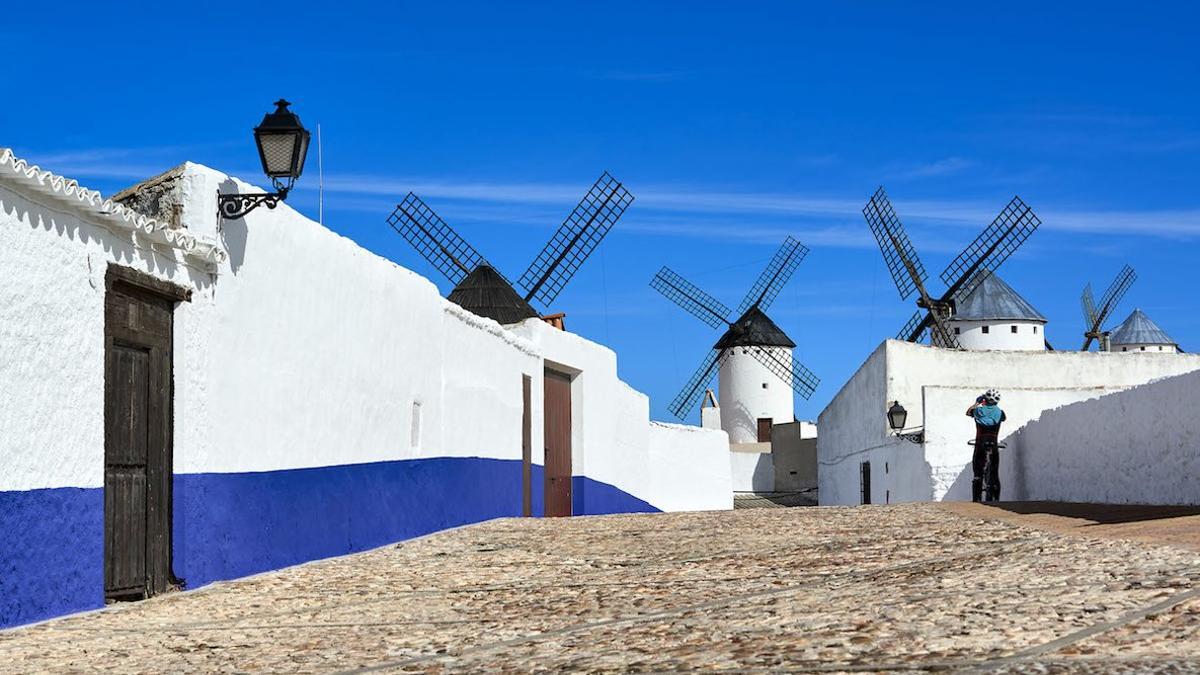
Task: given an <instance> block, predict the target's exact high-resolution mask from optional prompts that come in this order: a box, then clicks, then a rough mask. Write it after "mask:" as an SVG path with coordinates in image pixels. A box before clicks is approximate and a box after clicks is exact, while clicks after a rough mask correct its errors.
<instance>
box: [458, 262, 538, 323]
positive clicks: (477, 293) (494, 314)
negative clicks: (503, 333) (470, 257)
mask: <svg viewBox="0 0 1200 675" xmlns="http://www.w3.org/2000/svg"><path fill="white" fill-rule="evenodd" d="M447 299H448V300H450V302H453V303H454V304H456V305H458V306H459V307H462V308H463V309H465V310H467V311H468V312H471V313H472V314H478V315H479V316H484V317H487V318H489V319H492V320H494V321H496V322H497V323H502V324H509V323H519V322H521V321H524V320H525V319H532V318H533V317H535V316H537V315H538V313H537V312H536V311H534V309H533V307H530V306H529V303H528V302H525V299H524V298H522V297H521V296H520V295H518V294H517V292H516V291H515V290H513V287H512V285H511V284H509V283H508V281H506V280H505V279H504V277H502V276H500V273H499V272H497V271H496V269H495V268H493V267H491V266H490V265H480V266H478V267H476V268H475V269H473V270H471V273H470V274H468V275H467V276H466V277H464V278H463V280H462V281H460V282H458V285H457V286H455V287H454V290H452V291H450V295H449V297H448V298H447Z"/></svg>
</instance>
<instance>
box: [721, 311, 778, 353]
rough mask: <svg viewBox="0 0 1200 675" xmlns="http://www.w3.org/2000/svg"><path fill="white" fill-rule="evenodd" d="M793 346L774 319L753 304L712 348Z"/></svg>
mask: <svg viewBox="0 0 1200 675" xmlns="http://www.w3.org/2000/svg"><path fill="white" fill-rule="evenodd" d="M795 346H796V343H795V342H792V339H791V338H789V337H788V336H787V334H786V333H784V332H783V330H782V329H781V328H780V327H779V326H776V325H775V322H774V321H772V320H771V319H770V318H768V317H767V315H766V314H763V311H762V310H761V309H759V308H758V305H754V306H753V307H751V308H750V309H748V310H746V313H745V314H743V315H742V316H741V318H739V319H738V320H737V321H734V322H733V324H732V325H731V326H729V330H727V331H725V334H724V335H722V336H721V339H720V340H717V344H715V345H713V349H729V348H730V347H787V348H789V349H791V348H793V347H795Z"/></svg>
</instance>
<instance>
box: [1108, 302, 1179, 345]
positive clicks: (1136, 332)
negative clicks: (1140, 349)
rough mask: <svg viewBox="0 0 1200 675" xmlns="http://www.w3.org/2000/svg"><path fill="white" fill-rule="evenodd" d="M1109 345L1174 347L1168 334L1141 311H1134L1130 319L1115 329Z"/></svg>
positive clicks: (1173, 342)
mask: <svg viewBox="0 0 1200 675" xmlns="http://www.w3.org/2000/svg"><path fill="white" fill-rule="evenodd" d="M1109 343H1110V344H1114V345H1139V344H1140V345H1174V344H1175V341H1174V340H1172V339H1171V336H1170V335H1167V332H1166V331H1164V330H1163V329H1161V328H1159V327H1158V324H1156V323H1154V322H1153V321H1151V320H1150V317H1148V316H1146V313H1145V312H1143V311H1142V310H1140V309H1135V310H1133V314H1130V315H1129V318H1128V319H1125V320H1124V321H1123V322H1121V325H1120V326H1117V327H1116V328H1114V329H1113V332H1112V335H1111V336H1110V337H1109Z"/></svg>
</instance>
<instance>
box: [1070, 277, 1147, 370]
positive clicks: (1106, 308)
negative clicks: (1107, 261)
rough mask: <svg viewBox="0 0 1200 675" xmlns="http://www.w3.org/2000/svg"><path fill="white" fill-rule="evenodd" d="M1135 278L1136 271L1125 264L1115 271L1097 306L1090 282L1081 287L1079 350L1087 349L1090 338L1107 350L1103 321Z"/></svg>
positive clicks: (1090, 344) (1090, 343)
mask: <svg viewBox="0 0 1200 675" xmlns="http://www.w3.org/2000/svg"><path fill="white" fill-rule="evenodd" d="M1136 280H1137V273H1136V272H1134V271H1133V268H1132V267H1130V266H1129V265H1126V266H1124V267H1122V268H1121V271H1120V272H1118V273H1117V276H1116V278H1114V279H1113V281H1112V283H1111V284H1109V285H1108V290H1106V291H1104V295H1103V296H1101V298H1100V305H1099V307H1097V305H1096V299H1095V298H1094V297H1093V296H1092V284H1091V283H1088V285H1087V286H1084V288H1083V296H1082V297H1080V298H1079V303H1080V304H1081V305H1082V306H1083V338H1084V339H1083V347H1081V348H1080V351H1085V352H1086V351H1088V348H1089V347H1091V346H1092V340H1099V341H1100V350H1101V351H1108V345H1107V344H1106V343H1107V337H1108V333H1107V332H1105V331H1104V322H1105V321H1107V320H1108V317H1109V315H1111V314H1112V312H1113V310H1114V309H1116V308H1117V304H1118V303H1119V302H1121V298H1123V297H1125V292H1126V291H1128V290H1129V287H1130V286H1132V285H1133V282H1134V281H1136Z"/></svg>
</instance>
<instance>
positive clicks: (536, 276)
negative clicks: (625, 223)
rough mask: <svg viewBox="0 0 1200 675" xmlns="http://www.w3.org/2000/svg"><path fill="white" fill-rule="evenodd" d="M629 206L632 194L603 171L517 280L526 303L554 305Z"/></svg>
mask: <svg viewBox="0 0 1200 675" xmlns="http://www.w3.org/2000/svg"><path fill="white" fill-rule="evenodd" d="M632 203H633V195H632V194H630V193H629V191H628V190H626V189H625V186H624V185H622V184H621V183H620V181H618V180H617V179H616V178H613V177H612V175H610V174H609V173H608V172H607V171H605V172H604V174H603V175H601V176H600V178H599V179H598V180H597V181H596V182H595V184H593V185H592V187H591V189H590V190H588V191H587V194H585V195H584V196H583V199H582V200H580V202H579V204H578V205H577V206H576V207H575V210H574V211H572V212H571V215H569V216H567V219H566V220H565V221H563V224H562V226H561V227H559V228H558V232H556V233H555V234H554V236H553V237H551V238H550V241H549V242H548V243H547V244H546V246H545V248H543V249H542V251H541V253H539V254H538V255H537V257H536V258H534V260H533V262H532V263H530V265H529V268H528V269H527V270H525V273H524V274H522V275H521V278H520V279H518V280H517V283H519V284H520V285H521V287H522V288H524V289H525V290H526V291H527V293H526V295H525V300H526V301H529V300H537V301H538V302H540V303H542V304H543V305H546V306H549V305H550V304H551V303H552V302H554V299H555V298H556V297H558V294H559V292H561V291H562V289H563V287H564V286H566V285H567V282H569V281H570V280H571V277H573V276H575V273H576V272H577V271H579V268H580V266H582V265H583V263H584V261H585V260H587V258H588V256H590V255H591V254H592V251H594V250H595V249H596V246H598V245H599V244H600V242H601V241H602V240H603V239H604V236H605V235H607V234H608V231H609V230H611V229H612V226H613V225H614V224H615V223H616V222H617V220H618V219H620V218H621V215H622V214H623V213H625V209H627V208H629V205H630V204H632Z"/></svg>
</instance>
